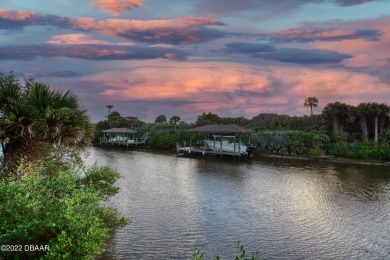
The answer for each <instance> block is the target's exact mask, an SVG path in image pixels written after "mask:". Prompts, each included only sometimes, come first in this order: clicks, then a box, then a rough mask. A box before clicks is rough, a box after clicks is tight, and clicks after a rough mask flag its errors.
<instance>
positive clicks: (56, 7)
mask: <svg viewBox="0 0 390 260" xmlns="http://www.w3.org/2000/svg"><path fill="white" fill-rule="evenodd" d="M0 8H1V9H0V35H1V37H0V72H2V73H5V74H8V73H9V72H10V71H14V72H15V73H16V74H17V75H18V77H19V78H21V79H24V78H35V79H36V80H38V81H40V82H45V83H47V84H49V85H50V86H52V87H55V88H59V89H64V90H66V89H72V91H73V92H74V93H75V94H76V95H77V96H78V97H79V99H80V101H81V103H82V104H83V105H84V106H85V107H86V108H87V109H88V111H89V113H90V116H91V119H92V121H94V122H97V121H100V120H103V119H104V117H105V115H107V109H106V105H107V104H112V105H113V106H114V109H113V110H116V111H119V112H120V113H121V114H122V115H123V116H137V117H139V118H140V119H142V120H144V121H147V122H152V121H154V118H155V117H156V116H157V115H159V114H165V115H166V116H167V117H168V118H169V117H170V116H172V115H179V116H180V117H181V118H182V120H184V121H186V122H194V121H195V120H196V116H197V115H199V114H201V113H202V112H209V111H210V112H213V113H217V114H219V115H220V116H245V117H247V118H252V117H253V116H255V115H257V114H259V113H279V114H289V115H302V114H309V112H310V109H308V108H305V107H304V106H303V103H304V99H305V98H306V97H309V96H316V97H318V99H319V101H320V104H319V108H317V109H315V111H314V112H315V113H320V111H321V109H322V108H323V107H324V106H325V105H326V104H327V103H329V102H334V101H342V102H346V103H349V104H353V105H356V104H358V103H359V102H381V103H382V102H384V103H389V101H390V1H389V0H62V1H53V0H33V1H31V0H17V1H15V0H0Z"/></svg>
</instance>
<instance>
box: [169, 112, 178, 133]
mask: <svg viewBox="0 0 390 260" xmlns="http://www.w3.org/2000/svg"><path fill="white" fill-rule="evenodd" d="M179 122H180V116H171V118H169V123H170V124H174V125H175V133H176V127H177V123H179Z"/></svg>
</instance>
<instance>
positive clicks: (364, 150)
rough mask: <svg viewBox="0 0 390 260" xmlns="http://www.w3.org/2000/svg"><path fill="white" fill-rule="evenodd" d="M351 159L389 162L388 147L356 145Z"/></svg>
mask: <svg viewBox="0 0 390 260" xmlns="http://www.w3.org/2000/svg"><path fill="white" fill-rule="evenodd" d="M353 157H354V158H356V159H375V160H384V161H389V160H390V145H387V144H375V143H372V142H369V143H358V144H357V145H356V148H355V150H354V151H353Z"/></svg>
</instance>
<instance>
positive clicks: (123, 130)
mask: <svg viewBox="0 0 390 260" xmlns="http://www.w3.org/2000/svg"><path fill="white" fill-rule="evenodd" d="M102 132H103V133H114V134H132V133H137V131H135V130H133V129H129V128H111V129H107V130H103V131H102Z"/></svg>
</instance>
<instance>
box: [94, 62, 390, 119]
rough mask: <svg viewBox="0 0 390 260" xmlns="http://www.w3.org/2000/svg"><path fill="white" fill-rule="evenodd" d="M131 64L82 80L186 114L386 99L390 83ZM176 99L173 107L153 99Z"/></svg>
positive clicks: (348, 76) (323, 74)
mask: <svg viewBox="0 0 390 260" xmlns="http://www.w3.org/2000/svg"><path fill="white" fill-rule="evenodd" d="M133 66H134V68H132V69H131V70H123V71H105V72H101V73H97V74H95V75H92V76H90V77H87V79H86V80H87V81H91V82H93V83H92V84H96V85H100V86H101V88H102V90H101V91H100V93H99V94H98V96H100V98H101V99H102V100H111V102H112V103H115V102H127V103H128V104H132V103H133V102H135V101H140V102H149V103H150V104H154V103H156V105H155V107H154V108H151V109H152V110H154V111H164V110H166V111H169V110H170V109H171V110H172V111H174V110H175V109H176V111H180V113H181V115H180V116H184V117H187V118H188V117H196V116H197V115H199V114H201V113H202V112H207V111H211V112H214V113H218V114H220V115H222V116H227V115H232V114H234V115H245V116H247V117H251V116H254V115H257V114H259V113H264V112H277V113H286V114H296V113H297V112H298V113H306V112H307V110H306V109H305V108H304V107H303V101H304V99H305V98H307V97H308V96H317V97H318V98H319V100H320V108H319V109H318V110H320V109H321V107H323V106H324V105H325V104H326V103H329V102H334V101H336V100H340V101H343V102H346V103H352V102H355V103H356V102H369V101H376V102H388V100H387V97H388V96H390V85H388V84H385V83H383V82H381V81H380V79H378V78H377V77H375V76H371V75H367V74H364V73H358V72H351V71H346V70H334V69H308V68H302V67H289V68H282V67H268V68H267V69H265V68H264V67H262V66H257V65H242V64H236V63H228V62H196V63H189V62H187V63H185V64H183V63H181V64H178V63H176V62H171V61H166V62H162V61H161V62H158V65H157V64H156V63H153V64H152V63H149V62H142V64H138V65H136V64H133ZM176 101H177V102H179V104H178V105H176V106H175V107H176V108H175V109H174V108H166V107H164V108H162V107H160V108H159V105H158V104H159V103H161V102H167V103H170V104H174V103H175V102H176ZM153 106H154V105H153ZM156 113H157V112H156ZM171 113H173V112H171Z"/></svg>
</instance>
